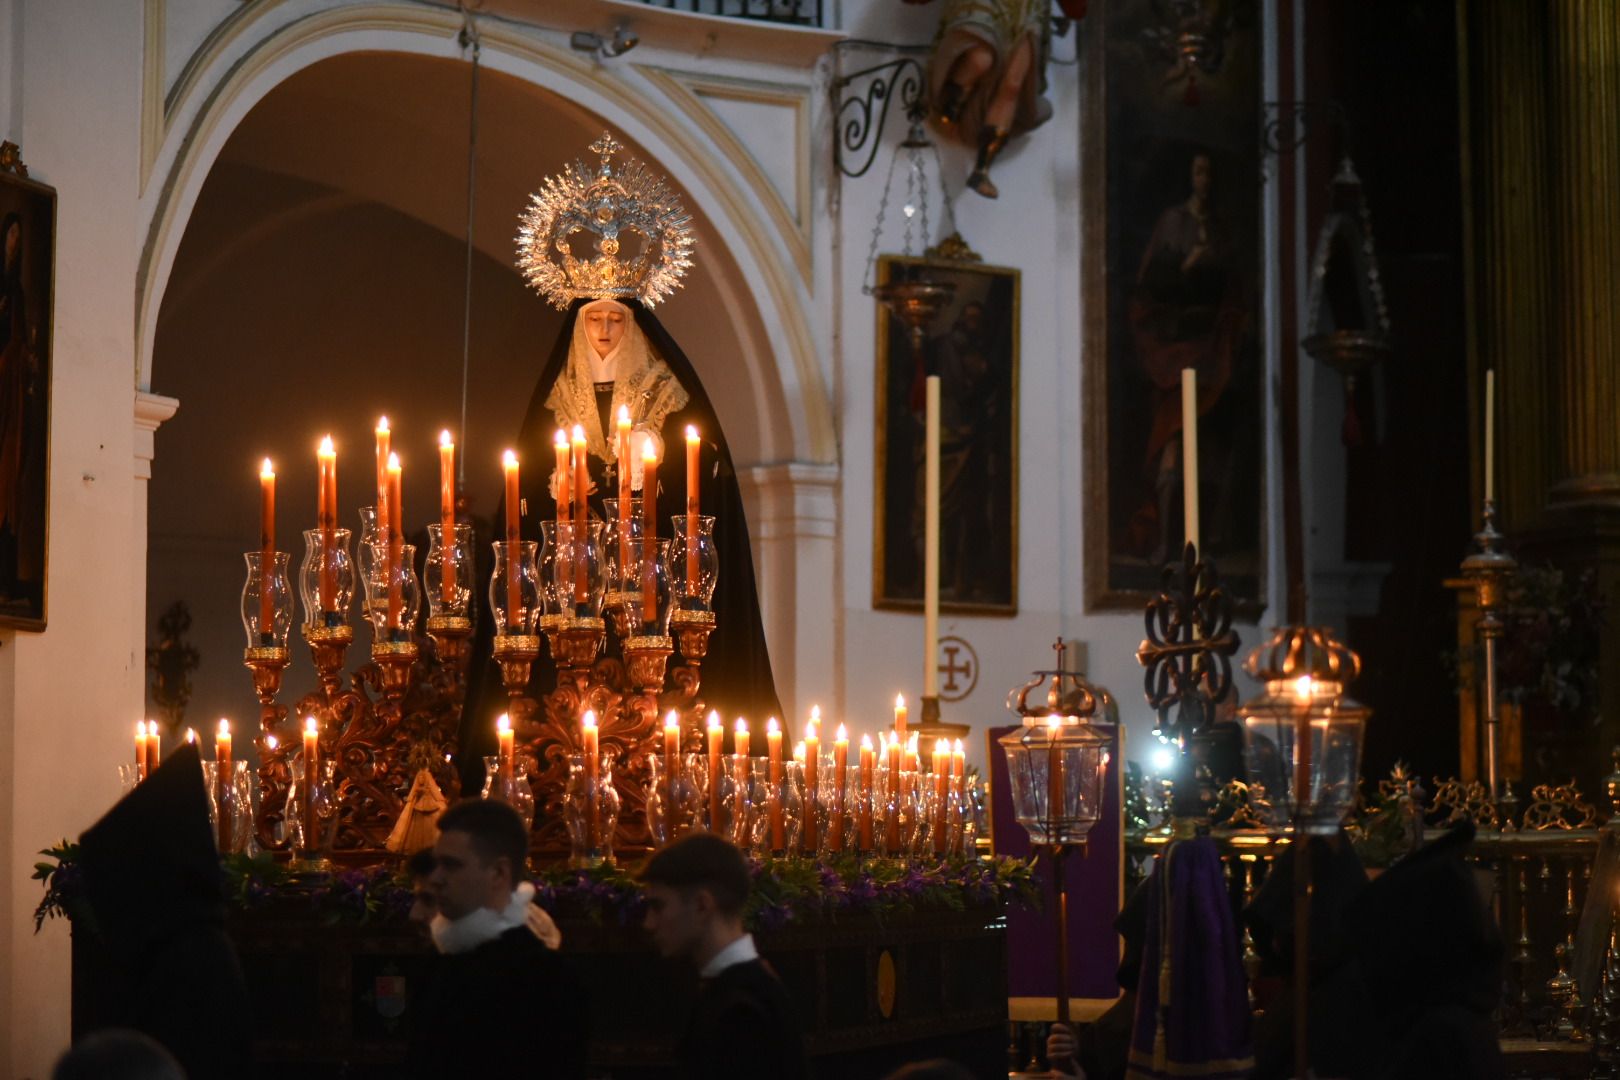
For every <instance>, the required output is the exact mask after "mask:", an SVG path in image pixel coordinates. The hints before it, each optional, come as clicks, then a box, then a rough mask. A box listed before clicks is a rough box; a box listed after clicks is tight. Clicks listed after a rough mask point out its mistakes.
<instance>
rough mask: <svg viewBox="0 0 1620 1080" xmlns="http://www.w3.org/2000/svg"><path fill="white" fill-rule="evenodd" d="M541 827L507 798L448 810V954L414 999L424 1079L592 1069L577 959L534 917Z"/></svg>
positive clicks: (442, 828)
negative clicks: (535, 838)
mask: <svg viewBox="0 0 1620 1080" xmlns="http://www.w3.org/2000/svg"><path fill="white" fill-rule="evenodd" d="M528 849H529V833H528V829H526V828H525V827H524V825H523V819H522V818H520V817H518V814H517V811H515V810H513V809H512V808H511V807H510V806H507V805H506V804H505V803H501V802H495V801H489V802H485V801H483V800H480V799H468V800H464V801H462V802H460V803H457V804H456V805H455V806H452V807H451V808H450V809H449V810H446V811H445V812H444V816H443V817H441V818H440V819H439V839H438V841H437V842H436V843H435V844H434V846H433V870H432V873H431V874H430V875H429V877H428V883H429V885H430V886H431V888H432V893H433V897H434V899H436V900H437V902H438V909H439V910H438V915H437V916H436V917H434V919H433V923H432V932H433V943H434V945H436V946H437V947H438V950H439V952H440V953H441V954H442V955H440V956H439V957H438V958H437V961H436V963H437V967H436V968H435V970H434V972H433V975H432V977H431V978H430V980H429V982H428V985H427V987H426V989H425V992H424V993H423V994H422V995H421V997H420V998H419V999H418V1000H416V1001H413V1002H412V1006H411V1007H412V1017H411V1020H412V1027H413V1035H414V1038H413V1040H412V1046H411V1064H412V1066H413V1067H414V1071H415V1073H416V1075H418V1076H420V1077H423V1078H424V1080H429V1078H431V1080H444V1078H445V1077H451V1076H490V1077H494V1076H525V1077H558V1078H565V1080H573V1078H576V1077H581V1076H583V1075H584V1072H585V1049H586V1041H587V1029H588V1026H589V1019H590V1012H589V1009H588V1008H587V1005H586V1002H585V992H584V988H583V987H582V986H581V985H580V981H579V979H578V977H577V976H576V975H575V973H574V970H573V967H572V966H571V964H570V963H569V961H568V960H567V959H566V958H565V957H563V956H561V955H559V954H558V953H557V952H556V951H554V950H553V949H551V948H547V946H546V945H545V944H544V943H543V942H542V941H541V940H540V938H539V937H537V936H536V935H535V933H534V931H532V930H531V929H530V927H529V925H528V908H529V907H530V906H531V905H530V899H531V898H532V897H533V895H534V892H533V886H531V885H529V884H528V883H526V882H524V881H523V876H524V865H525V862H526V860H527V857H528Z"/></svg>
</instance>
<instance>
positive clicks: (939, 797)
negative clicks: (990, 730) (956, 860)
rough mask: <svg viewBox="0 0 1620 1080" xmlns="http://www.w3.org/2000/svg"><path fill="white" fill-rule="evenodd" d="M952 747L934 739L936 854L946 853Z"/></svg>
mask: <svg viewBox="0 0 1620 1080" xmlns="http://www.w3.org/2000/svg"><path fill="white" fill-rule="evenodd" d="M950 782H951V748H950V744H949V743H947V742H946V741H945V740H944V739H935V740H934V854H935V855H943V854H945V804H946V803H947V802H949V801H950Z"/></svg>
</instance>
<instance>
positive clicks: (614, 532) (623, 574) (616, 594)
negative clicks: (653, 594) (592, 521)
mask: <svg viewBox="0 0 1620 1080" xmlns="http://www.w3.org/2000/svg"><path fill="white" fill-rule="evenodd" d="M629 502H630V517H629V519H628V520H626V519H624V518H621V517H620V516H619V500H618V499H603V500H602V507H603V509H604V510H605V511H606V513H607V520H606V521H605V522H603V525H602V535H603V538H604V543H605V544H606V545H607V552H606V555H607V579H608V580H607V599H606V600H605V601H604V606H606V607H610V608H611V607H617V606H620V605H622V604H625V603H628V602H629V597H628V596H625V595H623V594H625V593H630V592H634V591H635V590H636V589H637V587H638V586H637V579H636V568H637V567H638V566H639V565H640V556H639V555H637V554H636V552H637V551H638V550H639V548H640V545H641V538H642V535H643V533H644V530H645V526H646V523H645V522H644V521H643V520H642V517H641V500H640V499H630V500H629Z"/></svg>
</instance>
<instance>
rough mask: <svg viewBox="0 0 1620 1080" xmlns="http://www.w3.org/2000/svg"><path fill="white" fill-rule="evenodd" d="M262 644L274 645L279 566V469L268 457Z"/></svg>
mask: <svg viewBox="0 0 1620 1080" xmlns="http://www.w3.org/2000/svg"><path fill="white" fill-rule="evenodd" d="M259 500H260V506H259V644H260V645H274V644H275V642H276V639H275V629H276V608H275V604H274V602H273V601H274V597H273V596H271V593H270V573H271V571H273V570H274V569H275V567H276V469H275V466H274V465H272V464H271V463H270V459H269V458H265V459H264V464H263V465H261V466H259Z"/></svg>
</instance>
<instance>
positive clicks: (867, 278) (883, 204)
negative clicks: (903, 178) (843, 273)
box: [861, 154, 900, 296]
mask: <svg viewBox="0 0 1620 1080" xmlns="http://www.w3.org/2000/svg"><path fill="white" fill-rule="evenodd" d="M899 160H900V155H899V154H896V155H895V156H894V157H892V158H890V159H889V175H888V176H887V177H885V178H884V180H883V195H882V197H881V198H879V199H878V212H877V224H876V225H874V226H873V227H872V246H871V247H870V248H869V249H868V250H867V252H866V271H865V272H864V273H863V274H861V292H862V294H863V295H866V296H871V295H872V269H873V267H875V266H876V265H877V250H878V240H879V239H880V238H881V237H882V236H883V217H884V215H885V214H886V213H888V209H889V185H890V184H892V183H894V166H895V164H896V163H897V162H898V161H899Z"/></svg>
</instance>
